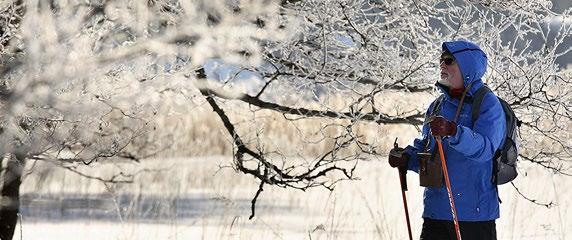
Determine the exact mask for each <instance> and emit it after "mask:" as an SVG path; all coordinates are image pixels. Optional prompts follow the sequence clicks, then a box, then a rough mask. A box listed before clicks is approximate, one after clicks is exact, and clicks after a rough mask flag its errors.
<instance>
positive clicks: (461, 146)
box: [448, 93, 506, 162]
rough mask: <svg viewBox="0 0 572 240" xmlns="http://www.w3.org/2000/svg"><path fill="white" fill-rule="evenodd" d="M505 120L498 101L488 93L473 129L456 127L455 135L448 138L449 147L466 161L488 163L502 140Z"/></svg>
mask: <svg viewBox="0 0 572 240" xmlns="http://www.w3.org/2000/svg"><path fill="white" fill-rule="evenodd" d="M505 129H506V120H505V115H504V110H503V109H502V106H501V104H500V101H499V100H498V99H497V97H496V96H495V95H494V94H493V93H488V94H487V95H486V96H485V98H484V99H483V102H482V104H481V112H480V114H479V117H478V119H477V120H476V121H475V123H474V127H473V129H471V128H469V127H466V126H461V125H458V126H457V134H456V135H455V136H452V137H450V138H449V139H448V140H449V145H450V146H451V147H452V148H453V149H454V150H456V151H457V152H459V153H461V154H463V155H464V156H465V157H467V159H470V160H473V161H482V162H484V161H490V160H491V159H492V158H493V156H494V153H495V151H496V150H497V149H498V148H499V147H500V145H501V143H502V141H503V140H504V135H505Z"/></svg>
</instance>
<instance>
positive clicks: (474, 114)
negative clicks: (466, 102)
mask: <svg viewBox="0 0 572 240" xmlns="http://www.w3.org/2000/svg"><path fill="white" fill-rule="evenodd" d="M488 92H492V91H491V89H490V88H489V87H488V86H487V85H483V86H482V87H481V88H479V90H477V92H476V93H475V95H473V106H472V111H471V119H472V120H473V124H475V122H476V121H477V119H478V118H479V114H480V113H481V104H482V103H483V99H485V95H487V93H488Z"/></svg>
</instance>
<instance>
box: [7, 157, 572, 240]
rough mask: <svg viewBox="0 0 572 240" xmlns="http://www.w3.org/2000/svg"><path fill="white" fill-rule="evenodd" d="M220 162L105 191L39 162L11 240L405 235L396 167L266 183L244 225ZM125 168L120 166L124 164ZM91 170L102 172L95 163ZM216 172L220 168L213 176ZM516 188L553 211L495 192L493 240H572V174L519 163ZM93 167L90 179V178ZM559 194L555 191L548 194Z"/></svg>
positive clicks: (243, 185) (240, 202) (412, 202)
mask: <svg viewBox="0 0 572 240" xmlns="http://www.w3.org/2000/svg"><path fill="white" fill-rule="evenodd" d="M228 161H229V159H228V158H226V157H219V158H216V157H211V158H201V159H160V160H159V159H158V160H153V161H148V162H143V163H141V164H140V165H139V166H132V168H133V169H135V168H141V167H142V166H143V167H146V168H164V169H165V170H164V171H161V172H157V173H146V174H143V175H141V176H140V177H138V178H137V179H136V182H135V183H133V184H131V185H125V186H119V187H113V188H107V187H105V186H104V185H103V184H101V183H98V182H95V181H88V180H86V179H82V178H79V177H77V176H75V175H74V174H73V173H69V172H65V171H63V170H61V169H53V168H50V167H48V166H41V165H36V166H35V171H34V173H32V174H31V175H29V176H28V177H27V178H26V180H25V182H24V185H23V187H22V193H23V198H22V218H21V220H22V221H21V222H22V224H21V225H18V227H17V231H16V234H15V235H16V236H15V239H26V240H32V239H64V240H65V239H125V240H131V239H406V238H407V237H406V234H407V232H406V227H405V219H404V216H403V210H402V202H401V195H400V189H399V181H398V175H397V171H396V170H395V169H391V168H389V167H388V166H387V164H386V163H385V162H383V163H382V162H380V161H381V160H372V161H370V162H362V163H361V165H360V166H359V167H358V176H359V177H360V178H361V180H359V181H353V182H341V183H339V185H338V187H337V188H336V190H335V191H333V192H329V191H327V190H324V189H313V190H310V191H307V192H301V191H294V190H286V189H277V188H270V187H266V188H265V190H264V192H263V193H262V196H261V198H260V200H259V203H258V208H257V213H256V217H255V218H254V219H253V220H248V216H249V214H250V198H251V197H252V196H253V195H254V193H255V192H256V188H257V184H256V182H255V181H254V179H252V178H251V177H248V176H245V175H239V174H238V173H235V172H234V171H233V170H232V169H230V168H223V169H219V167H218V166H219V164H227V163H228ZM123 167H124V168H125V166H123ZM97 169H98V170H97V171H100V172H101V173H103V172H105V171H109V166H100V167H98V168H97ZM217 170H219V171H217ZM522 170H523V171H522V172H521V176H520V177H519V178H518V180H517V181H516V183H515V184H516V185H517V186H518V187H519V188H520V189H521V191H523V192H525V193H527V194H529V196H530V197H532V198H535V199H538V201H539V202H550V201H553V202H555V203H556V205H555V206H554V207H552V208H550V209H547V208H545V207H541V206H537V205H534V204H532V203H530V202H528V201H526V200H525V199H523V198H522V197H520V196H518V195H517V194H516V192H515V191H514V189H513V188H512V186H510V185H509V186H501V187H500V191H501V198H502V200H503V203H502V205H501V219H500V220H498V221H497V231H498V236H499V239H507V240H508V239H561V240H564V239H569V238H571V237H572V212H570V207H569V206H570V204H572V202H571V201H572V190H570V189H571V187H572V178H570V177H561V176H556V177H552V176H551V175H550V174H549V173H546V172H541V171H537V170H531V169H530V167H529V166H522ZM97 171H96V173H97ZM408 181H409V189H410V191H409V192H408V201H409V207H410V213H411V218H412V224H413V234H414V235H415V236H419V233H420V230H421V229H420V226H421V218H420V215H421V210H422V209H421V208H422V206H421V200H422V191H421V188H420V187H418V180H417V175H416V174H414V173H410V174H408ZM556 192H557V193H558V195H556V194H555V193H556Z"/></svg>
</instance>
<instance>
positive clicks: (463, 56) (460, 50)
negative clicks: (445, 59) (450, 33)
mask: <svg viewBox="0 0 572 240" xmlns="http://www.w3.org/2000/svg"><path fill="white" fill-rule="evenodd" d="M441 47H442V50H443V51H445V50H447V51H449V52H450V53H451V54H452V55H453V56H454V57H455V60H456V61H457V64H458V65H459V69H460V70H461V74H462V76H463V82H464V85H465V87H467V86H468V85H469V84H470V83H473V85H472V87H471V88H472V89H471V90H469V92H470V93H474V91H473V89H475V87H477V86H478V87H480V86H481V85H482V79H481V78H482V77H483V75H485V72H486V71H487V55H486V54H485V52H483V50H482V49H481V48H480V47H479V46H478V45H476V44H474V43H472V42H469V41H465V40H458V41H451V42H444V43H443V44H442V46H441Z"/></svg>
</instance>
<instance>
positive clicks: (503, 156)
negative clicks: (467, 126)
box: [472, 85, 521, 185]
mask: <svg viewBox="0 0 572 240" xmlns="http://www.w3.org/2000/svg"><path fill="white" fill-rule="evenodd" d="M488 92H491V89H490V88H489V87H488V86H486V85H484V86H482V87H481V88H479V90H477V92H476V93H475V95H474V96H473V99H472V100H473V105H472V120H473V123H474V122H476V121H477V119H478V118H479V113H480V110H481V104H482V103H483V99H484V98H485V95H486V94H487V93H488ZM497 98H498V99H499V101H500V104H501V106H502V109H503V110H504V115H505V119H506V132H505V141H504V144H503V145H502V146H500V147H499V149H498V150H497V151H496V152H495V155H494V157H493V177H492V181H493V183H494V184H496V185H501V184H505V183H508V182H510V181H512V180H514V179H515V178H516V176H517V175H518V172H517V171H516V164H517V157H518V139H517V138H518V136H517V132H518V129H517V128H518V127H520V124H521V122H520V120H518V118H516V115H515V114H514V111H513V110H512V108H511V106H510V105H509V104H508V103H507V102H506V101H504V100H503V99H501V98H500V97H497Z"/></svg>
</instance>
